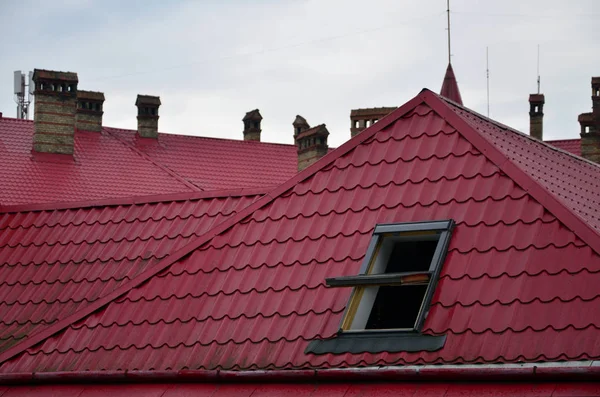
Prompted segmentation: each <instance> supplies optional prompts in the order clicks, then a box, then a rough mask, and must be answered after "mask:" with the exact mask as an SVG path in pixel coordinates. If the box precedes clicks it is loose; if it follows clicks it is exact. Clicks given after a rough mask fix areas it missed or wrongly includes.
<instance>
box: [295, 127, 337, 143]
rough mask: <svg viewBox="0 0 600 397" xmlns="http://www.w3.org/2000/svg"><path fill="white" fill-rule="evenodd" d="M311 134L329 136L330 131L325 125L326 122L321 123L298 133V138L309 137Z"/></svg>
mask: <svg viewBox="0 0 600 397" xmlns="http://www.w3.org/2000/svg"><path fill="white" fill-rule="evenodd" d="M309 136H325V137H326V136H329V131H327V127H326V126H325V124H319V125H317V126H315V127H313V128H309V129H308V130H306V131H302V132H301V133H299V134H298V137H297V138H296V139H298V140H301V139H303V138H306V137H309Z"/></svg>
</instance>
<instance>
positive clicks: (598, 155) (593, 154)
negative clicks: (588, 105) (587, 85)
mask: <svg viewBox="0 0 600 397" xmlns="http://www.w3.org/2000/svg"><path fill="white" fill-rule="evenodd" d="M577 121H579V125H580V126H581V156H582V157H584V158H586V159H588V160H590V161H593V162H595V163H600V77H592V111H591V112H590V113H582V114H580V115H579V117H577Z"/></svg>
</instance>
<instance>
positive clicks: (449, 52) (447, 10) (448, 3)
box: [446, 0, 452, 64]
mask: <svg viewBox="0 0 600 397" xmlns="http://www.w3.org/2000/svg"><path fill="white" fill-rule="evenodd" d="M446 5H447V9H446V12H447V13H448V63H449V64H450V63H451V61H450V57H451V54H452V53H451V51H450V0H446Z"/></svg>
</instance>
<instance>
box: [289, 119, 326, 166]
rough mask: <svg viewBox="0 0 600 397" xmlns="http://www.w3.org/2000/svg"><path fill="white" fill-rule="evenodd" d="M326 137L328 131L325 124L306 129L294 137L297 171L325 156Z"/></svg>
mask: <svg viewBox="0 0 600 397" xmlns="http://www.w3.org/2000/svg"><path fill="white" fill-rule="evenodd" d="M328 136H329V131H327V128H326V127H325V124H321V125H318V126H316V127H313V128H310V129H307V130H305V131H302V132H301V133H299V134H297V135H296V146H297V148H298V171H302V170H303V169H305V168H307V167H308V166H310V165H311V164H313V163H315V162H316V161H317V160H319V159H320V158H321V157H323V156H325V155H326V154H327V152H328V150H329V148H328V146H327V137H328Z"/></svg>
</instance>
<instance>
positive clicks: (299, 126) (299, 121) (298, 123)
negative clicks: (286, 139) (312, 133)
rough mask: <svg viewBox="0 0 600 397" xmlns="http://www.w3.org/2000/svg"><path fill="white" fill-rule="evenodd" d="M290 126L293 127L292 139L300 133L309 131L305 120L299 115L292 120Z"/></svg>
mask: <svg viewBox="0 0 600 397" xmlns="http://www.w3.org/2000/svg"><path fill="white" fill-rule="evenodd" d="M292 125H293V126H294V138H296V137H297V136H298V134H300V133H301V132H304V131H306V130H308V129H310V125H308V122H307V121H306V119H305V118H304V117H302V116H300V115H297V116H296V119H295V120H294V122H293V123H292Z"/></svg>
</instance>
